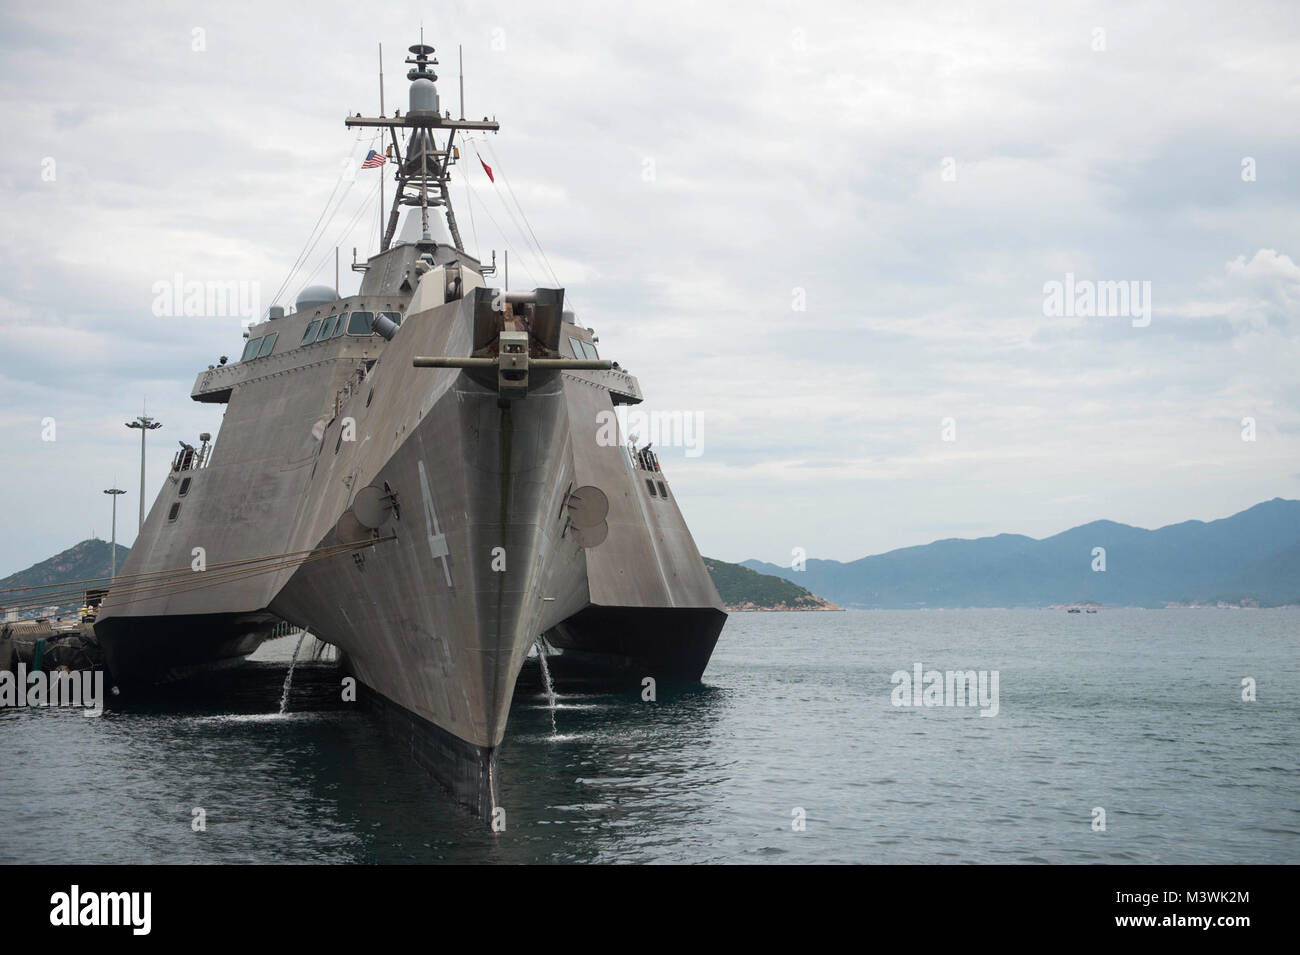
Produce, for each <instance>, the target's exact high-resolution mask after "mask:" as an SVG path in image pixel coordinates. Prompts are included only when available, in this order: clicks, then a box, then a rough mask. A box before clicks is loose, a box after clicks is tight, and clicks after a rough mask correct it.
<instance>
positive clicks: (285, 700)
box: [280, 630, 307, 714]
mask: <svg viewBox="0 0 1300 955" xmlns="http://www.w3.org/2000/svg"><path fill="white" fill-rule="evenodd" d="M305 639H307V631H306V630H304V631H303V632H302V633H301V635H299V637H298V645H297V646H296V647H294V648H293V659H292V660H290V661H289V672H288V673H286V674H285V676H284V693H282V694H281V695H280V712H281V713H282V714H283V713H287V712H289V690H290V689H291V688H292V687H293V668H294V667H296V666H297V665H298V651H299V650H301V649H302V642H303V640H305Z"/></svg>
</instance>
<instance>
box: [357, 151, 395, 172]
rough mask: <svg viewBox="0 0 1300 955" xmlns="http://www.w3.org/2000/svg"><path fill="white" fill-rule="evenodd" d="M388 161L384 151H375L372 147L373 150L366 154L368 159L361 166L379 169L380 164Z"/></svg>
mask: <svg viewBox="0 0 1300 955" xmlns="http://www.w3.org/2000/svg"><path fill="white" fill-rule="evenodd" d="M387 161H388V160H386V159H385V158H384V154H383V153H377V152H375V151H374V150H373V149H372V150H370V152H369V153H367V154H366V161H365V162H363V163H362V164H361V168H362V169H378V168H379V167H380V166H382V165H383V164H384V163H385V162H387Z"/></svg>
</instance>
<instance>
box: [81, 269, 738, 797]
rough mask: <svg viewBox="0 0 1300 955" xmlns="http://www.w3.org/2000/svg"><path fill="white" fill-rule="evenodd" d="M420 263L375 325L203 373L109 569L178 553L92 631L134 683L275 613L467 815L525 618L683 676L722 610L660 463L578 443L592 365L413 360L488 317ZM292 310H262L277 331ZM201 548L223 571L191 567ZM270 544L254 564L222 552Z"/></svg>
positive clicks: (165, 672) (567, 644)
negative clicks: (187, 433)
mask: <svg viewBox="0 0 1300 955" xmlns="http://www.w3.org/2000/svg"><path fill="white" fill-rule="evenodd" d="M431 274H432V273H431ZM439 281H441V280H439ZM427 283H428V278H427V277H426V280H425V282H424V283H423V284H421V286H420V292H418V293H417V294H416V295H415V296H414V297H413V299H412V302H411V305H410V308H409V309H408V310H407V314H406V318H405V320H404V321H403V323H402V325H401V327H400V329H398V330H397V332H396V334H395V335H394V336H393V337H392V339H391V340H390V341H387V342H386V343H380V344H375V343H368V342H364V341H362V342H361V343H359V344H358V343H348V342H344V343H343V344H342V345H340V346H339V347H338V349H336V351H335V352H320V353H319V354H320V355H322V356H323V357H321V358H317V359H314V360H308V359H311V358H313V355H312V354H303V355H299V352H301V351H304V350H302V349H299V350H294V351H290V352H288V353H286V354H284V355H279V353H277V354H276V355H273V356H271V357H269V358H266V359H259V360H260V361H262V362H264V363H265V364H264V365H263V366H256V365H250V366H248V367H246V368H243V369H240V368H236V369H234V370H233V371H228V370H222V369H216V370H213V371H212V372H210V373H207V374H205V375H202V376H200V381H199V382H198V384H197V385H196V395H198V396H200V397H201V400H208V398H207V396H216V398H214V399H213V400H225V401H228V403H229V409H228V411H227V413H226V417H225V423H224V424H223V430H222V433H221V435H220V436H219V439H218V443H217V445H216V450H215V452H214V455H213V458H212V460H211V462H210V464H209V465H208V466H207V467H206V468H204V469H203V470H199V471H196V472H187V473H185V474H183V475H182V474H174V475H172V476H171V477H170V478H169V480H168V482H167V483H166V484H165V485H164V488H163V491H162V493H161V494H160V495H159V498H158V500H157V501H156V502H155V505H154V507H153V509H152V511H151V512H150V515H149V517H148V519H147V521H146V523H145V526H144V528H143V529H142V531H141V534H140V538H139V542H138V543H137V545H136V546H135V547H133V548H132V550H131V554H130V556H129V558H128V563H127V566H125V567H124V568H123V571H122V573H123V575H124V576H126V577H127V578H128V579H144V578H141V577H138V576H134V575H148V574H162V575H164V576H163V577H160V578H156V579H162V580H167V579H170V578H167V577H166V574H167V573H168V572H169V571H171V572H174V570H173V569H175V568H178V567H179V568H181V579H178V581H177V582H176V583H175V584H174V585H173V584H167V585H166V586H163V585H151V586H154V590H152V591H151V592H149V593H140V594H139V595H135V596H133V595H132V593H131V590H130V589H129V588H128V589H126V590H122V591H119V593H117V594H114V593H112V592H110V594H109V595H108V597H107V598H106V600H105V604H104V608H103V610H102V612H101V614H100V616H99V618H98V620H97V622H96V633H97V634H98V635H99V636H100V638H101V642H103V643H104V645H105V651H106V653H107V655H108V657H109V664H110V668H111V669H112V672H113V673H114V678H115V680H117V681H119V682H120V683H121V684H122V685H129V686H131V687H133V688H138V689H139V688H144V687H146V686H147V685H148V684H149V683H150V682H151V681H156V680H158V679H159V678H160V677H167V676H170V675H173V674H175V673H179V672H183V671H184V670H186V669H187V668H195V667H199V666H202V665H204V664H207V665H216V664H220V663H222V662H224V661H227V660H231V659H237V658H238V657H239V656H240V655H242V654H244V653H247V652H249V651H250V650H251V649H252V648H254V647H255V646H256V644H257V643H258V642H260V640H262V639H264V638H265V637H266V636H268V635H269V633H270V623H272V622H274V621H278V620H283V621H287V622H289V623H292V624H294V625H297V626H299V627H302V628H303V629H306V630H308V631H310V632H311V633H313V634H314V635H315V636H317V637H318V638H319V639H321V640H323V641H325V642H327V643H330V644H333V645H335V646H337V647H338V648H339V649H340V651H341V654H342V658H343V659H345V660H346V664H347V668H348V673H349V674H350V675H351V676H352V677H353V678H354V679H355V680H356V682H357V684H358V689H359V690H360V692H358V693H357V694H356V697H355V698H356V699H357V700H358V701H362V702H364V701H366V700H369V701H370V703H372V704H373V706H374V708H375V709H376V710H377V711H378V712H379V713H380V714H381V715H382V717H383V721H384V722H385V723H386V724H387V725H388V726H389V728H390V730H391V731H392V732H393V734H394V735H395V737H396V738H397V739H399V740H400V741H401V744H402V746H403V748H404V749H406V750H407V751H409V752H410V753H411V755H412V758H413V759H415V760H416V761H417V762H418V763H419V764H420V765H422V766H424V767H425V768H426V769H428V770H429V771H430V772H431V773H432V774H433V775H434V776H435V777H436V778H437V779H438V780H439V781H440V782H441V783H442V784H443V785H444V786H445V787H446V788H447V789H448V790H449V791H450V792H451V793H452V794H453V795H454V796H455V798H456V799H457V800H458V801H459V802H461V803H463V804H465V805H466V806H469V807H470V808H471V809H472V810H473V811H475V812H479V813H484V812H486V811H487V810H488V809H489V808H490V807H491V805H492V800H493V794H492V791H491V790H492V777H493V759H494V755H495V752H496V750H497V748H498V747H499V746H500V745H501V742H502V739H503V738H504V735H505V732H506V725H507V721H508V718H509V712H510V704H511V700H512V698H513V694H514V688H515V683H516V680H517V678H518V675H519V671H520V669H521V667H522V665H523V663H524V660H525V658H526V657H527V655H528V653H529V650H530V648H531V647H532V646H533V645H534V644H535V643H536V642H537V641H538V640H539V638H541V637H542V635H543V634H551V639H552V643H553V645H554V646H555V647H557V648H561V649H564V650H565V651H566V652H567V653H570V654H571V656H572V658H573V659H575V660H576V659H578V658H583V657H586V658H589V659H591V660H594V661H601V662H602V663H603V665H604V666H605V668H606V669H607V670H608V672H610V673H617V674H622V675H627V674H628V673H632V674H634V675H637V676H640V677H644V676H651V677H654V678H656V679H689V680H698V679H699V678H700V676H701V674H702V673H703V671H704V668H705V666H706V665H707V662H708V659H709V655H710V653H711V652H712V650H713V647H714V644H715V643H716V641H717V638H718V633H719V631H720V630H721V627H722V624H723V622H724V621H725V619H726V616H725V614H724V613H723V611H722V609H721V602H720V601H719V599H718V596H717V591H716V590H715V589H714V588H713V585H712V583H711V581H710V580H709V577H708V573H707V570H706V569H705V568H704V565H703V561H702V559H701V558H700V556H699V553H698V551H697V550H696V549H695V545H694V542H693V540H692V539H691V537H690V533H689V531H688V530H687V529H686V525H685V522H684V520H683V519H682V517H681V514H680V512H679V511H678V509H677V505H676V500H675V496H671V497H670V496H669V492H668V490H667V486H666V483H665V479H664V477H663V475H662V474H661V473H659V471H658V468H657V464H656V465H654V467H653V470H649V471H647V470H645V469H644V466H643V464H638V463H637V462H636V461H635V460H634V459H633V457H632V456H631V455H629V454H628V452H627V450H626V449H625V447H624V443H623V442H621V441H615V442H610V441H602V440H599V439H598V434H599V424H600V421H601V415H602V414H608V413H609V411H610V409H612V408H613V407H614V403H613V401H612V398H611V394H612V392H611V389H610V387H607V386H606V384H605V382H604V380H603V379H602V378H601V377H600V376H599V374H587V373H580V374H569V373H564V374H561V373H558V372H555V371H550V372H546V371H541V372H538V373H536V374H534V375H532V376H531V380H530V381H529V383H528V387H527V393H526V396H524V397H516V398H513V399H506V398H503V397H502V395H501V394H500V393H499V392H498V389H497V387H496V382H495V380H494V379H489V381H490V383H485V381H484V379H483V377H482V376H475V375H474V374H471V373H470V372H467V371H462V370H459V369H455V368H427V367H416V366H415V365H414V359H415V358H416V357H417V356H421V355H450V356H467V355H471V354H473V353H474V352H475V350H476V348H477V347H479V346H477V345H476V333H481V330H482V326H483V320H484V315H485V314H488V315H490V314H492V305H491V304H490V303H491V302H492V296H491V295H489V294H488V293H489V292H490V291H491V290H487V289H483V288H479V289H477V290H475V292H476V294H474V295H470V296H466V297H464V298H461V299H458V300H453V301H451V302H446V303H443V302H442V301H441V300H438V301H437V302H436V303H434V304H432V305H430V306H428V307H424V306H422V305H421V294H422V293H423V291H424V290H425V288H426V287H427ZM547 295H549V296H550V297H551V298H552V299H556V304H554V305H553V306H550V307H551V308H553V311H552V313H551V320H553V321H554V322H555V326H554V330H555V332H556V334H557V336H558V335H561V334H562V335H565V336H568V341H569V342H573V341H574V338H573V336H575V335H582V334H585V332H584V331H583V330H580V329H578V328H577V327H576V326H573V325H572V324H569V323H563V329H564V331H563V332H562V333H561V332H560V331H559V327H560V324H561V323H560V321H559V314H560V312H559V304H558V300H559V299H562V292H547V293H544V294H543V293H538V301H543V300H544V299H546V296H547ZM362 305H363V306H364V307H367V308H371V309H375V310H379V309H381V308H383V307H384V303H383V300H382V297H379V298H372V299H365V298H364V297H363V299H362ZM352 307H357V306H355V305H354V306H352ZM309 318H310V315H304V316H303V317H302V318H301V319H295V318H293V317H286V318H284V319H280V320H278V321H280V322H282V323H283V324H281V325H279V326H278V327H279V328H280V329H281V334H282V335H283V337H284V339H285V340H289V341H293V340H296V339H297V338H299V337H301V336H302V326H304V325H305V324H306V322H307V321H308V320H309ZM536 318H537V321H536V322H535V324H534V326H533V327H534V328H540V327H542V325H543V322H542V316H541V313H540V312H539V313H538V315H537V316H536ZM293 321H297V322H298V323H299V324H298V325H294V324H292V323H293ZM254 333H256V332H254ZM331 347H334V346H331ZM565 347H567V346H565ZM313 354H315V353H313ZM330 355H334V357H330ZM573 357H577V356H576V355H574V356H573ZM258 367H265V369H266V371H265V373H263V374H260V375H255V374H254V372H255V371H256V370H257V368H258ZM617 375H618V377H617V380H615V382H614V383H615V385H616V386H617V387H618V388H620V389H622V392H621V394H623V395H624V396H625V398H626V396H628V395H634V394H635V393H636V392H637V389H636V386H635V383H634V382H632V381H631V379H630V378H628V376H626V375H625V374H624V373H621V372H620V373H617ZM240 376H243V377H242V378H241V377H240ZM638 400H639V398H638ZM582 487H594V488H598V489H599V490H600V492H601V494H602V495H603V496H605V497H607V499H608V515H607V517H606V519H605V520H604V521H599V524H600V526H599V528H596V527H592V526H588V519H589V518H591V515H590V514H580V515H576V516H577V517H578V518H579V519H578V520H577V521H576V523H575V520H573V519H572V518H573V517H574V516H575V515H574V514H573V513H571V510H570V509H571V507H572V506H573V504H572V501H573V499H574V497H576V496H575V495H573V494H572V492H573V491H574V490H575V489H578V488H582ZM652 492H653V497H652V496H651V494H652ZM200 552H201V555H202V558H203V559H205V560H207V561H209V562H211V563H212V565H213V566H216V567H221V568H226V569H223V570H220V571H219V572H218V575H216V576H209V577H207V578H204V577H201V576H195V575H194V574H190V573H189V567H188V566H187V565H189V564H190V563H191V561H198V560H199V557H198V556H195V555H197V554H199V553H200ZM273 555H282V557H281V558H277V559H276V560H277V561H279V562H278V563H274V564H273V565H264V566H268V567H269V569H266V570H265V571H255V572H251V573H248V574H244V573H243V572H242V571H239V570H238V567H239V566H240V562H241V561H250V560H258V559H261V558H264V557H267V556H273ZM294 555H297V556H294ZM232 567H233V568H235V570H231V569H229V568H232ZM205 572H206V571H198V570H197V569H196V574H197V573H205ZM207 573H210V572H207ZM221 575H225V576H221ZM150 579H155V578H150ZM250 620H257V621H258V622H259V625H258V626H257V627H254V628H248V627H247V623H248V621H250ZM241 628H242V629H241ZM346 689H347V688H346V687H343V688H341V692H343V693H345V694H346ZM344 699H348V697H347V696H346V695H345V696H344Z"/></svg>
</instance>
